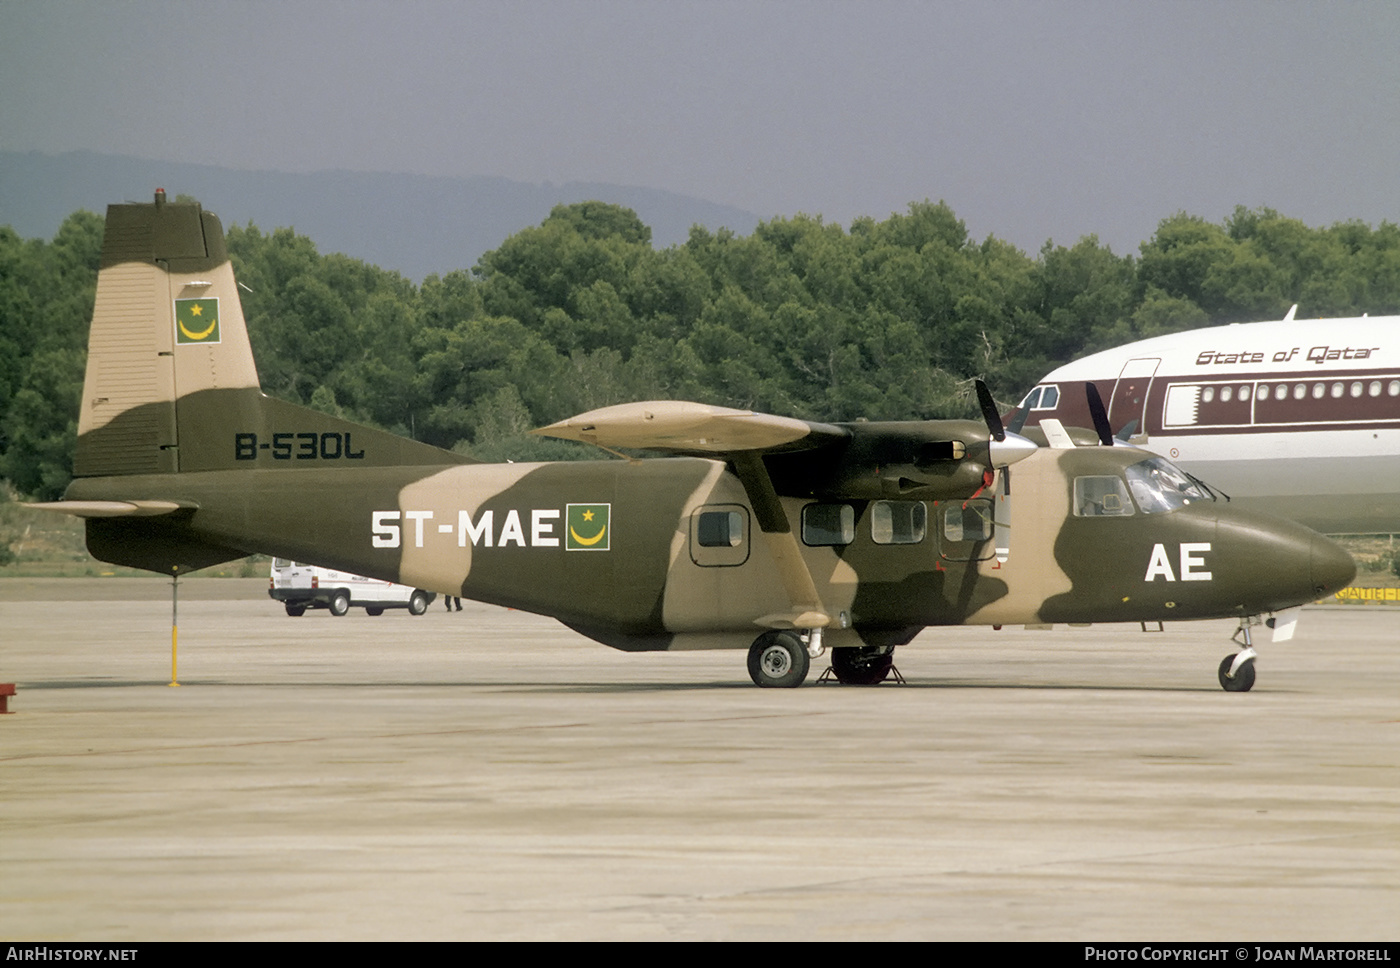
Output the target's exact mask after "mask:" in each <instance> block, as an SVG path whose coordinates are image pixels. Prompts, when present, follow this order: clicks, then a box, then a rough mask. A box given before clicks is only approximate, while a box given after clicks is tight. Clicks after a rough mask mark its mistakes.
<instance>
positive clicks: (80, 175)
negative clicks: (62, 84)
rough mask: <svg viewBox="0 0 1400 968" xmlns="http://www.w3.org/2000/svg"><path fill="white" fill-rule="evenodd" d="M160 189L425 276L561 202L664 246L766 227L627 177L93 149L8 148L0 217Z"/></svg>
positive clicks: (40, 220)
mask: <svg viewBox="0 0 1400 968" xmlns="http://www.w3.org/2000/svg"><path fill="white" fill-rule="evenodd" d="M157 187H160V188H164V189H165V190H166V191H167V192H168V193H169V194H170V197H171V198H174V197H175V196H176V195H181V194H183V195H192V196H194V197H195V198H197V199H199V201H200V202H201V203H202V204H203V205H204V207H205V208H207V209H209V210H210V211H212V212H215V213H217V214H218V216H219V217H220V218H221V219H222V220H223V222H224V225H225V226H226V227H227V226H229V225H232V224H235V223H236V224H239V225H243V224H246V223H248V222H250V221H251V222H253V223H254V224H255V225H257V226H258V228H260V229H262V230H263V231H264V232H269V231H271V230H272V229H275V228H281V227H284V226H290V227H292V228H295V229H296V230H297V231H298V232H300V233H301V234H302V235H306V236H309V237H310V238H311V239H312V241H314V242H315V243H316V246H317V248H318V249H319V250H320V251H321V252H323V253H327V252H344V253H346V254H347V255H350V256H353V257H354V258H357V259H363V260H365V261H366V262H370V263H373V264H374V265H378V266H380V267H382V268H385V269H397V270H398V271H399V272H402V273H403V274H404V275H406V276H408V277H409V278H411V279H413V280H414V281H416V282H421V281H422V280H423V277H424V276H427V275H430V274H432V273H439V274H441V273H446V272H450V271H452V270H453V269H468V268H471V267H472V266H473V265H475V264H476V261H477V259H479V258H480V257H481V255H482V253H484V252H488V251H490V250H491V249H494V248H496V247H497V246H499V245H500V244H501V242H503V241H504V240H505V239H506V238H507V237H509V236H511V235H513V234H514V233H516V232H519V231H520V230H521V229H523V228H526V227H528V226H531V225H538V224H539V223H540V222H542V221H544V219H545V217H546V216H547V215H549V211H550V209H551V208H553V207H554V206H555V205H558V204H560V203H561V202H564V203H567V202H582V201H588V200H590V199H597V200H599V201H604V202H613V203H615V204H619V205H626V206H627V207H629V208H631V209H633V210H635V211H636V213H637V214H638V216H640V217H641V220H642V221H643V222H645V223H646V224H647V225H649V226H651V230H652V241H653V243H654V244H655V245H656V246H657V247H659V248H664V247H666V246H669V245H674V244H676V243H680V242H684V241H685V239H686V237H687V236H688V235H689V233H690V228H691V226H692V225H696V224H699V225H704V226H705V227H706V228H708V229H710V230H711V231H714V230H717V229H719V228H729V229H732V230H733V231H734V232H736V233H738V234H740V235H747V234H748V233H750V232H751V231H753V229H754V227H755V226H756V225H757V224H758V216H756V215H754V214H753V213H751V212H745V211H742V210H740V209H737V208H731V207H729V206H726V205H716V204H713V203H711V202H706V201H703V200H701V199H698V198H691V197H689V196H686V195H677V194H675V193H673V192H666V191H660V190H658V189H652V188H635V187H630V186H627V185H606V184H595V183H590V182H569V183H567V184H564V185H551V184H544V185H536V184H530V183H528V182H518V181H512V180H510V179H508V178H494V177H486V176H478V177H472V178H438V177H431V176H428V175H404V174H393V173H390V172H353V171H338V170H337V171H318V172H311V173H306V174H293V173H287V172H278V171H239V170H236V169H233V168H220V167H217V166H214V165H190V164H181V163H176V162H167V161H152V160H149V159H145V158H133V157H130V156H127V155H104V154H99V153H97V152H92V151H69V152H64V153H62V154H57V155H46V154H41V153H39V152H32V151H31V152H19V151H0V225H9V226H10V227H11V228H13V229H14V230H15V231H16V232H17V233H19V235H20V236H22V237H24V238H43V239H48V238H52V236H53V234H54V233H55V232H56V231H58V227H59V225H60V224H61V223H62V222H63V219H64V218H66V217H67V216H68V215H69V214H71V213H72V212H74V211H76V210H77V209H80V208H85V209H88V210H89V211H93V212H96V213H98V214H99V215H100V214H103V213H104V212H106V210H107V206H108V205H109V204H111V203H113V202H121V201H149V200H150V198H151V196H152V194H153V193H154V191H155V190H156V188H157Z"/></svg>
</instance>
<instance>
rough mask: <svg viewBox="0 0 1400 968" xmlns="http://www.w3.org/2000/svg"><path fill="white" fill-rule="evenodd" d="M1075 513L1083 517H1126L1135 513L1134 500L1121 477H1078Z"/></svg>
mask: <svg viewBox="0 0 1400 968" xmlns="http://www.w3.org/2000/svg"><path fill="white" fill-rule="evenodd" d="M1074 513H1075V516H1076V517H1081V518H1124V517H1127V516H1128V515H1130V514H1132V513H1133V502H1132V501H1131V500H1130V499H1129V498H1128V487H1127V485H1126V484H1124V483H1123V479H1122V478H1121V477H1116V476H1112V475H1107V474H1104V475H1096V476H1093V477H1076V478H1075V479H1074Z"/></svg>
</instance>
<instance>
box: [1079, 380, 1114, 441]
mask: <svg viewBox="0 0 1400 968" xmlns="http://www.w3.org/2000/svg"><path fill="white" fill-rule="evenodd" d="M1084 395H1085V396H1087V397H1088V398H1089V413H1090V414H1091V415H1092V416H1093V418H1094V430H1095V431H1096V432H1097V433H1098V435H1099V443H1101V444H1103V445H1104V446H1105V447H1112V446H1113V428H1112V427H1110V426H1109V424H1108V411H1107V410H1106V409H1105V408H1104V405H1103V397H1101V396H1099V388H1098V387H1097V386H1095V385H1094V384H1092V383H1086V384H1084Z"/></svg>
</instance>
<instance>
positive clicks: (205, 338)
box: [175, 296, 219, 343]
mask: <svg viewBox="0 0 1400 968" xmlns="http://www.w3.org/2000/svg"><path fill="white" fill-rule="evenodd" d="M218 341H219V300H218V297H217V296H211V297H210V298H208V299H177V300H175V342H177V343H217V342H218Z"/></svg>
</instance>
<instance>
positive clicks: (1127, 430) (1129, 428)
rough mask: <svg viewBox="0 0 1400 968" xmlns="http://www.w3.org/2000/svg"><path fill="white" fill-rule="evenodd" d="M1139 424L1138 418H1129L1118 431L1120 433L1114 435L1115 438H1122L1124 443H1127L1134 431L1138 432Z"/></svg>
mask: <svg viewBox="0 0 1400 968" xmlns="http://www.w3.org/2000/svg"><path fill="white" fill-rule="evenodd" d="M1137 425H1138V422H1137V418H1134V419H1132V420H1129V421H1128V422H1127V423H1125V424H1124V425H1123V429H1122V430H1120V431H1118V433H1116V434H1115V435H1114V438H1115V439H1117V440H1121V441H1122V442H1123V443H1125V444H1126V443H1127V442H1128V438H1129V437H1131V436H1132V435H1133V433H1134V432H1136V430H1137Z"/></svg>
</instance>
